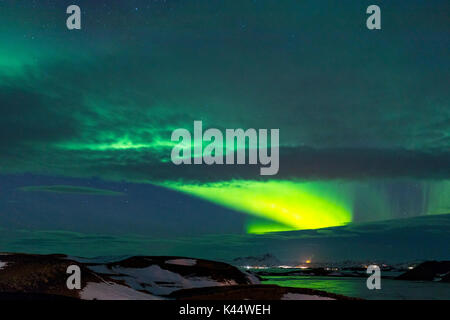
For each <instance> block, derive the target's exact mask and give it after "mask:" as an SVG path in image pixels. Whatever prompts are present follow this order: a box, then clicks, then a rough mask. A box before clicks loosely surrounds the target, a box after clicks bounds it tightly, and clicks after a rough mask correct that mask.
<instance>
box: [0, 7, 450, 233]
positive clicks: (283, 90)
mask: <svg viewBox="0 0 450 320" xmlns="http://www.w3.org/2000/svg"><path fill="white" fill-rule="evenodd" d="M373 2H374V1H357V2H356V1H312V0H310V1H298V0H295V1H275V0H273V1H262V0H253V1H231V0H230V1H218V0H208V1H206V0H197V1H195V0H192V1H187V0H185V1H181V0H166V1H149V0H147V1H143V0H139V1H138V0H134V1H133V0H130V1H113V0H111V1H105V0H95V1H76V0H71V1H65V0H64V1H56V0H42V1H34V0H27V1H0V21H1V24H0V35H1V44H0V113H1V116H0V209H1V217H0V227H1V228H12V229H14V228H22V229H27V230H64V231H73V232H88V233H91V234H95V233H103V232H105V233H108V232H114V233H127V234H143V235H147V236H148V235H150V236H155V237H164V236H165V237H168V236H177V237H189V236H192V235H202V234H244V233H264V232H269V231H288V230H300V229H316V228H323V227H332V226H341V225H345V224H347V223H349V222H367V221H380V220H386V219H397V218H407V217H414V216H421V215H433V214H445V213H450V200H449V199H450V197H449V193H450V165H449V164H450V106H449V102H450V90H449V80H450V79H449V78H450V61H449V57H450V38H449V34H450V33H449V32H450V24H449V20H448V17H449V14H450V4H449V2H448V1H437V0H433V1H419V0H411V1H376V4H378V5H379V6H380V7H381V10H382V30H378V31H371V30H368V29H367V28H366V25H365V23H366V18H367V15H366V13H365V11H366V8H367V6H368V5H370V4H374V3H373ZM70 4H77V5H79V6H80V7H81V11H82V29H81V30H72V31H69V30H67V28H66V18H67V16H68V15H67V14H66V8H67V6H68V5H70ZM194 120H202V121H203V125H204V127H205V128H206V127H211V128H219V129H223V130H224V129H225V128H243V129H247V128H268V129H271V128H278V129H280V171H279V173H278V175H276V176H265V177H264V176H260V175H259V167H260V166H254V165H253V166H251V165H240V166H227V165H223V166H220V165H219V166H206V165H201V166H194V165H191V166H175V165H174V164H172V163H171V161H170V153H171V149H172V147H173V146H174V142H171V140H170V137H171V133H172V131H173V130H174V129H176V128H187V129H189V130H192V126H193V121H194Z"/></svg>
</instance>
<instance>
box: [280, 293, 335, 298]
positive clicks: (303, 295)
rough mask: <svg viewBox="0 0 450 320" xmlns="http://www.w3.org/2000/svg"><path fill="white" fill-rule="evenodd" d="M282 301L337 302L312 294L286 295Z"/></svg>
mask: <svg viewBox="0 0 450 320" xmlns="http://www.w3.org/2000/svg"><path fill="white" fill-rule="evenodd" d="M281 300H336V299H333V298H329V297H321V296H316V295H310V294H301V293H286V294H284V295H283V296H282V297H281Z"/></svg>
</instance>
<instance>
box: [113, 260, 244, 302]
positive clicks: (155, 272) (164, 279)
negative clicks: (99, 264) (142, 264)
mask: <svg viewBox="0 0 450 320" xmlns="http://www.w3.org/2000/svg"><path fill="white" fill-rule="evenodd" d="M113 271H114V272H115V273H116V274H120V275H117V276H113V278H114V279H116V280H123V281H125V283H126V284H127V285H129V286H130V287H132V288H133V289H135V290H146V291H149V292H151V293H152V294H156V295H166V294H170V293H171V292H173V291H176V290H179V289H190V288H201V287H215V286H228V285H236V284H237V283H236V282H235V281H234V280H230V281H224V282H219V281H215V280H212V279H210V278H207V277H184V276H182V275H180V274H178V273H175V272H172V271H169V270H165V269H162V268H161V267H160V266H158V265H152V266H150V267H147V268H141V269H137V268H123V267H118V268H113ZM122 275H124V276H122Z"/></svg>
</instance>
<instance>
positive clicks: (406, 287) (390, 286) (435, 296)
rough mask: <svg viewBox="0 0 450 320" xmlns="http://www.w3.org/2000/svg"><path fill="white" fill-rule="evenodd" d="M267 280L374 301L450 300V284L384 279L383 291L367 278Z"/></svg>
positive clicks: (266, 281) (306, 277) (294, 277)
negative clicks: (371, 288) (374, 288)
mask: <svg viewBox="0 0 450 320" xmlns="http://www.w3.org/2000/svg"><path fill="white" fill-rule="evenodd" d="M263 278H264V279H265V280H264V281H263V283H264V284H277V285H279V286H284V287H296V288H310V289H317V290H323V291H327V292H332V293H337V294H342V295H345V296H349V297H357V298H363V299H370V300H374V299H383V300H394V299H395V300H408V299H424V300H448V299H450V283H439V282H430V281H404V280H393V279H381V289H380V290H369V289H367V286H366V280H367V278H346V277H316V276H264V277H263Z"/></svg>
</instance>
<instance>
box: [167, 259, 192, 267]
mask: <svg viewBox="0 0 450 320" xmlns="http://www.w3.org/2000/svg"><path fill="white" fill-rule="evenodd" d="M166 263H167V264H175V265H177V266H186V267H192V266H195V265H196V264H197V260H195V259H172V260H167V261H166Z"/></svg>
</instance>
